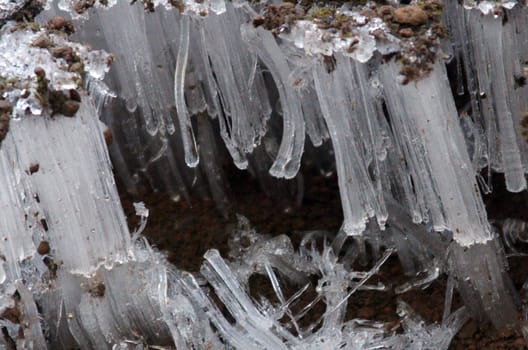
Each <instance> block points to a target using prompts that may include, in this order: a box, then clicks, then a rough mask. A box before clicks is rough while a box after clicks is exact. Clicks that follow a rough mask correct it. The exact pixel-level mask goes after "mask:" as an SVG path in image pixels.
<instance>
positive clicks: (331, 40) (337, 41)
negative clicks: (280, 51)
mask: <svg viewBox="0 0 528 350" xmlns="http://www.w3.org/2000/svg"><path fill="white" fill-rule="evenodd" d="M339 15H343V16H347V17H350V18H351V20H352V21H353V22H354V23H356V27H355V28H354V29H352V31H351V32H350V35H347V36H341V35H338V34H335V33H334V32H335V30H331V29H321V28H320V27H319V26H318V24H316V23H314V22H313V21H310V20H300V21H297V22H295V24H294V25H293V26H292V27H291V28H288V29H286V27H285V28H284V29H282V30H281V29H279V32H280V33H281V34H280V35H279V36H280V37H281V38H283V39H285V40H288V41H291V42H293V43H294V44H295V46H297V47H298V48H300V49H303V50H304V51H305V53H306V54H308V55H318V54H322V55H326V56H330V55H332V54H333V53H337V52H342V53H343V54H344V55H345V56H348V57H351V58H353V59H355V60H357V61H359V62H363V63H364V62H367V61H369V60H370V59H371V58H372V56H373V55H374V53H375V52H379V53H381V54H382V55H388V54H391V53H396V52H399V51H400V50H401V44H402V41H401V40H400V39H398V38H397V37H396V36H394V35H392V33H391V32H390V30H389V28H388V27H387V26H386V24H385V23H384V22H383V20H382V19H380V18H373V19H372V20H368V19H367V17H365V16H363V15H361V14H360V13H359V12H358V11H351V10H338V11H336V16H339ZM376 36H377V37H379V38H380V39H376Z"/></svg>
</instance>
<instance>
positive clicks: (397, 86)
mask: <svg viewBox="0 0 528 350" xmlns="http://www.w3.org/2000/svg"><path fill="white" fill-rule="evenodd" d="M137 2H138V3H137V4H136V1H133V2H132V3H131V4H130V3H128V2H126V1H115V0H114V1H103V0H98V1H96V0H89V1H88V0H59V1H58V2H56V3H55V2H50V3H43V2H40V1H2V0H0V24H1V25H2V28H1V32H0V142H1V145H0V210H1V212H2V214H1V215H0V252H1V254H2V255H1V260H0V315H1V318H0V327H2V331H3V332H2V334H3V337H2V338H1V339H0V347H3V348H13V346H15V347H16V348H19V349H45V348H50V349H70V348H82V349H123V350H125V349H147V348H148V347H149V346H150V348H154V349H171V348H174V346H176V348H177V349H179V350H180V349H220V348H226V349H373V348H376V349H378V348H391V349H447V347H448V346H449V344H450V342H451V339H452V338H453V337H454V335H455V334H456V333H457V332H458V330H459V329H460V328H461V327H462V326H463V325H464V323H465V322H466V321H467V320H468V319H469V318H470V317H473V318H474V319H476V320H486V319H488V320H490V321H491V322H492V323H493V324H494V325H495V326H496V327H498V328H502V327H519V323H518V321H519V315H520V301H519V300H520V298H519V292H518V291H517V290H516V289H515V287H514V286H513V283H512V281H511V280H510V278H509V276H508V275H507V273H506V271H505V270H506V257H505V255H504V249H503V247H502V245H501V240H499V237H498V234H497V232H496V230H495V229H494V228H493V226H492V225H491V224H490V222H489V220H488V215H487V213H486V209H485V207H484V202H483V199H482V193H489V192H491V191H492V187H491V180H490V178H491V176H490V175H491V173H492V172H501V173H504V177H505V182H506V187H507V189H508V190H509V191H511V192H520V191H523V190H526V187H527V184H526V171H527V169H528V158H527V157H528V152H527V151H528V87H527V84H526V80H527V79H528V31H527V29H526V23H527V22H528V10H527V8H526V6H525V5H524V4H521V3H517V2H515V1H511V0H509V1H501V2H499V1H497V2H491V1H478V2H477V1H464V2H455V1H446V2H444V3H441V2H439V1H436V0H424V1H411V3H410V4H403V3H400V2H399V1H387V2H386V3H383V4H381V3H378V2H375V1H367V2H364V1H352V2H348V3H339V4H314V3H312V2H310V1H304V0H303V1H299V2H297V3H292V2H285V3H271V2H270V3H268V2H260V3H253V2H245V1H229V2H225V1H223V0H204V1H194V0H189V1H187V0H170V1H158V0H142V1H137ZM43 8H45V9H46V10H45V11H44V12H42V13H41V14H40V15H39V16H38V17H36V18H34V16H36V15H37V13H38V12H40V11H41V10H42V9H43ZM59 15H60V16H59ZM65 17H66V19H65ZM67 18H71V19H73V20H76V21H75V22H71V21H70V20H69V19H67ZM92 47H93V48H97V49H98V50H93V49H92ZM109 53H111V55H110V54H109ZM112 62H113V67H112V69H111V70H109V65H110V64H111V63H112ZM103 79H104V81H103ZM100 120H101V121H103V122H104V123H105V124H106V125H108V127H109V128H110V129H112V131H113V134H110V133H108V132H106V133H104V130H105V128H106V127H105V125H104V124H103V123H101V121H100ZM217 136H218V137H217ZM219 139H221V140H222V141H223V144H224V145H225V150H226V152H227V153H228V154H229V156H230V157H231V158H232V160H233V162H234V164H235V165H236V166H237V167H238V168H240V169H248V170H249V171H251V173H252V174H254V175H255V176H256V177H257V178H258V179H259V181H260V182H261V185H262V186H263V187H265V189H266V190H267V191H269V192H273V189H275V192H286V191H284V188H285V187H287V186H290V185H291V184H292V181H290V182H286V181H285V180H281V181H282V182H281V181H279V180H277V179H286V180H291V179H296V180H297V182H296V184H297V185H298V186H297V188H296V191H297V192H296V193H295V195H296V196H297V197H298V198H299V197H301V196H302V190H301V189H300V188H301V187H302V186H301V185H299V184H302V163H303V155H305V156H304V158H309V160H312V161H313V160H314V159H316V161H315V164H318V165H317V166H319V167H320V170H321V172H328V171H327V170H328V169H325V167H324V166H322V165H320V164H322V163H323V162H329V163H331V164H332V165H331V166H330V169H331V171H333V170H335V171H336V173H337V177H338V182H339V191H340V197H341V202H342V210H343V216H344V222H343V225H342V228H341V230H340V231H339V232H338V233H337V234H332V233H328V232H307V233H305V235H304V236H303V238H302V241H301V243H300V245H299V246H294V244H293V243H292V242H291V241H290V239H289V238H288V237H287V236H285V235H283V236H277V237H268V236H265V235H262V234H258V233H256V232H255V231H254V230H252V229H251V228H250V226H249V223H248V222H247V221H246V220H245V219H244V218H240V226H239V227H238V229H237V230H236V232H235V233H234V234H233V236H232V238H231V241H230V254H229V257H228V258H225V257H224V258H223V257H221V255H220V253H219V252H218V250H215V249H213V250H210V251H208V252H207V253H206V254H205V256H204V258H205V261H204V263H203V264H202V267H201V270H200V272H199V273H189V272H185V271H181V270H179V269H177V268H176V267H174V266H171V265H170V264H169V263H168V262H167V260H166V258H165V257H164V256H163V255H162V254H160V253H159V252H157V251H156V249H155V248H153V247H151V246H150V245H149V243H148V242H147V240H146V239H144V238H143V237H142V236H141V232H142V230H143V229H144V228H145V225H148V216H149V213H148V209H147V208H145V206H144V205H143V204H142V203H137V204H136V205H135V206H136V210H137V214H138V216H140V218H141V220H140V225H139V227H138V228H137V229H136V231H134V232H130V231H129V229H128V226H127V224H126V219H125V216H124V213H123V209H122V207H121V204H120V200H119V197H118V193H117V189H116V186H115V182H114V179H113V175H112V166H113V167H114V170H115V172H116V174H117V175H118V176H119V177H120V178H121V179H122V182H123V184H124V187H125V188H126V190H127V191H129V192H136V193H137V192H140V190H141V189H142V188H143V187H144V186H148V187H150V188H151V189H153V190H162V191H165V192H167V193H168V194H169V195H170V196H171V197H172V198H173V199H174V200H179V199H180V198H182V197H184V198H189V197H190V196H192V195H195V196H196V195H197V196H207V195H208V194H210V195H211V196H212V197H213V198H214V200H215V202H216V204H217V207H218V209H219V210H220V211H221V212H223V213H227V212H228V210H229V200H228V198H227V195H226V184H225V175H224V174H223V173H222V167H221V166H220V164H221V161H222V160H221V159H220V154H219V149H220V147H219V144H218V140H219ZM110 141H112V142H110ZM107 144H108V145H107ZM107 146H108V148H107ZM330 146H331V147H330ZM318 148H319V150H318ZM318 152H319V153H318ZM110 159H112V163H111V162H110ZM485 172H487V176H486V174H485ZM270 176H271V177H273V178H275V179H272V178H271V177H270ZM294 192H295V191H294ZM502 226H503V228H502V231H503V237H504V242H505V243H506V244H505V245H506V248H507V253H508V254H510V255H521V254H523V252H522V249H521V248H519V245H520V244H522V243H523V242H525V238H524V236H525V232H524V231H526V227H525V226H526V225H525V223H524V222H519V221H515V220H511V219H507V220H505V221H504V222H502ZM367 245H368V247H369V249H367V248H366V247H367ZM367 250H368V251H369V252H371V253H372V254H371V255H370V256H368V257H367V254H366V252H367ZM391 256H397V257H398V259H399V261H400V264H401V265H402V267H403V269H404V270H405V272H406V273H407V274H409V275H416V276H415V277H413V278H411V279H409V280H408V281H407V282H405V283H404V284H402V285H399V286H396V287H395V289H394V291H395V292H396V293H404V292H406V291H408V290H410V289H413V288H418V287H426V286H427V285H429V284H430V283H431V282H432V281H434V280H435V279H436V278H437V277H438V276H439V275H440V274H443V273H445V274H447V275H448V283H447V291H446V300H445V310H444V317H443V319H442V321H441V322H439V323H432V324H428V323H427V322H425V321H424V320H423V319H422V318H421V317H420V316H419V315H418V314H416V312H415V311H414V310H412V309H411V308H410V306H409V305H407V304H405V303H404V302H403V301H401V302H399V304H398V310H397V311H398V316H399V322H398V325H397V326H394V325H391V324H387V323H384V322H381V321H377V320H365V319H361V318H357V317H352V318H350V317H349V316H347V305H348V303H349V302H350V300H351V299H352V298H354V297H355V293H356V292H357V291H359V290H373V289H374V290H379V291H388V290H389V288H391V286H385V285H382V284H380V283H375V282H373V277H374V276H377V275H378V274H380V271H381V269H382V267H383V265H384V263H385V262H386V261H387V260H388V259H389V258H390V257H391ZM369 258H371V260H370V262H371V263H370V265H368V264H367V265H368V266H369V267H365V268H364V269H363V270H358V268H357V264H355V263H356V262H357V261H359V260H363V261H369ZM255 275H261V276H264V277H265V278H266V281H267V283H268V284H270V285H271V290H272V291H273V294H274V295H273V298H269V297H264V296H256V295H255V293H254V292H253V291H252V288H251V283H250V281H251V278H252V276H255ZM313 276H315V277H316V282H315V283H314V282H313ZM292 290H293V292H292ZM455 290H457V291H458V293H459V295H460V296H461V298H462V301H463V303H464V304H465V306H463V307H461V308H459V309H457V310H452V308H451V305H452V300H453V295H454V291H455Z"/></svg>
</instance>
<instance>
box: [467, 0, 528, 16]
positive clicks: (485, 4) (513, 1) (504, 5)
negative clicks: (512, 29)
mask: <svg viewBox="0 0 528 350" xmlns="http://www.w3.org/2000/svg"><path fill="white" fill-rule="evenodd" d="M463 4H464V8H465V9H468V10H471V9H478V10H479V11H480V12H482V14H484V15H489V14H494V15H496V16H499V15H500V14H501V9H507V10H511V9H512V8H514V7H515V6H516V5H519V6H522V4H523V1H520V2H519V1H517V0H496V1H475V0H464V3H463Z"/></svg>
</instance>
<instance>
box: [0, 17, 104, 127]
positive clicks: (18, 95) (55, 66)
mask: <svg viewBox="0 0 528 350" xmlns="http://www.w3.org/2000/svg"><path fill="white" fill-rule="evenodd" d="M61 29H63V28H55V27H53V26H48V27H47V28H39V27H38V25H37V24H35V23H33V24H32V25H26V24H23V23H17V22H10V23H8V24H6V25H4V26H3V27H2V29H1V33H0V35H1V36H0V75H1V82H2V89H1V91H0V92H1V94H2V95H1V96H0V98H1V99H3V100H6V101H8V102H9V103H10V104H11V105H12V106H13V114H12V118H13V119H20V118H22V117H24V116H26V115H52V114H54V113H57V112H65V110H64V109H62V107H63V105H61V106H55V105H56V103H58V102H57V100H58V99H61V98H63V99H67V100H69V97H68V96H70V95H71V94H72V92H71V91H72V90H76V89H78V88H80V87H81V86H82V74H86V76H87V77H88V76H89V77H91V78H93V79H102V78H103V77H104V74H105V73H106V72H108V69H109V63H110V62H111V59H110V57H111V56H110V55H108V54H107V53H105V52H103V51H91V50H89V49H88V48H86V47H85V46H83V45H81V44H79V43H73V42H70V41H69V40H68V36H67V34H66V33H64V32H62V31H61ZM57 92H60V94H57ZM54 93H55V95H54ZM76 96H78V94H77V95H76ZM73 102H75V103H77V102H79V101H75V98H74V101H73ZM73 102H72V103H73ZM61 103H64V101H61ZM64 114H66V112H65V113H64ZM73 114H74V112H73Z"/></svg>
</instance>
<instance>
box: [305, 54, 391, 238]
mask: <svg viewBox="0 0 528 350" xmlns="http://www.w3.org/2000/svg"><path fill="white" fill-rule="evenodd" d="M336 56H337V59H336V64H335V70H334V71H332V72H328V70H327V67H326V65H325V64H323V63H321V64H319V65H317V66H316V67H315V68H314V73H313V74H314V83H315V89H316V91H317V97H318V99H319V102H320V105H321V110H322V114H323V117H324V119H325V122H326V125H327V127H328V131H329V135H330V139H331V140H332V144H333V146H334V152H335V158H336V167H337V173H338V179H339V191H340V193H341V202H342V206H343V212H344V217H345V222H344V229H345V231H346V232H348V233H349V234H352V235H358V234H361V233H362V232H363V231H364V230H365V227H366V223H367V220H368V218H370V217H373V216H374V215H376V218H377V220H378V223H379V224H380V226H381V227H383V226H384V224H385V221H386V219H387V212H386V208H385V204H384V200H383V192H382V188H381V183H380V169H379V162H380V161H381V159H379V158H378V154H377V152H376V146H377V145H376V142H377V141H379V140H381V137H379V136H380V134H379V132H380V126H379V125H377V118H376V115H375V114H374V108H373V105H372V101H371V96H369V88H368V83H367V77H366V75H367V67H366V66H365V65H363V64H360V63H355V62H353V61H352V60H351V59H349V58H347V57H344V56H341V55H336ZM343 77H346V78H343ZM371 174H372V175H371Z"/></svg>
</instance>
